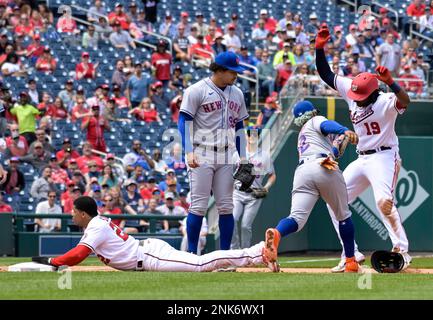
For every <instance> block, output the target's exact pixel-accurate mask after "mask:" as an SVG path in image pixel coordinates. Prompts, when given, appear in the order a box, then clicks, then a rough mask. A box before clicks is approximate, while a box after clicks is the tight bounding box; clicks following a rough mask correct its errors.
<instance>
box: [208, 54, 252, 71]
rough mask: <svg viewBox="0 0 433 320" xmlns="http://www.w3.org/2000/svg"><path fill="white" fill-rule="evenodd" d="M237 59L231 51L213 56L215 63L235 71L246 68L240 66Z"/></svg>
mask: <svg viewBox="0 0 433 320" xmlns="http://www.w3.org/2000/svg"><path fill="white" fill-rule="evenodd" d="M239 61H240V60H239V57H238V56H237V55H236V54H235V53H233V52H231V51H226V52H222V53H220V54H219V55H217V56H216V58H215V63H216V64H217V65H219V66H221V67H224V68H226V69H229V70H232V71H235V72H237V73H243V72H244V70H246V68H244V67H243V66H241V65H240V64H239Z"/></svg>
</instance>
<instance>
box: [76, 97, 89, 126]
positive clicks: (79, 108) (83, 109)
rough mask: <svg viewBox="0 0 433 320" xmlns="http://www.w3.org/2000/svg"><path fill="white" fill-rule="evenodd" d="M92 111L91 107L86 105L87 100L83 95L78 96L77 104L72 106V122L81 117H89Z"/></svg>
mask: <svg viewBox="0 0 433 320" xmlns="http://www.w3.org/2000/svg"><path fill="white" fill-rule="evenodd" d="M91 115H92V113H91V112H90V110H89V108H88V107H87V105H86V102H85V101H84V98H83V97H81V96H80V97H77V104H76V105H75V106H73V107H72V111H71V120H72V122H75V121H77V120H79V119H82V118H85V117H89V116H91Z"/></svg>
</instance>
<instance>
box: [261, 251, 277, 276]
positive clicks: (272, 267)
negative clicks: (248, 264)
mask: <svg viewBox="0 0 433 320" xmlns="http://www.w3.org/2000/svg"><path fill="white" fill-rule="evenodd" d="M262 258H263V263H264V264H265V265H266V266H267V267H268V269H269V270H271V271H272V272H280V265H279V264H278V261H276V260H275V261H270V260H268V259H267V257H266V255H265V247H263V250H262Z"/></svg>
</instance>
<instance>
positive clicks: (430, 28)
mask: <svg viewBox="0 0 433 320" xmlns="http://www.w3.org/2000/svg"><path fill="white" fill-rule="evenodd" d="M409 24H410V26H409V35H410V37H411V38H413V36H414V35H415V36H417V37H419V38H422V39H425V40H428V41H430V42H432V43H433V38H431V37H429V36H426V35H425V34H422V33H421V32H419V31H415V30H414V28H413V27H414V25H417V26H418V27H421V26H422V25H421V23H420V22H419V21H418V20H416V19H411V20H410V21H409ZM423 27H425V29H427V30H429V31H431V32H433V28H432V27H430V26H429V25H425V26H423Z"/></svg>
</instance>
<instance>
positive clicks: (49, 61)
mask: <svg viewBox="0 0 433 320" xmlns="http://www.w3.org/2000/svg"><path fill="white" fill-rule="evenodd" d="M56 67H57V62H56V59H54V57H53V56H52V55H51V50H50V48H48V47H45V48H44V52H43V54H42V56H40V57H39V58H38V60H36V69H37V70H38V71H43V72H50V73H53V72H54V70H56Z"/></svg>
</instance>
